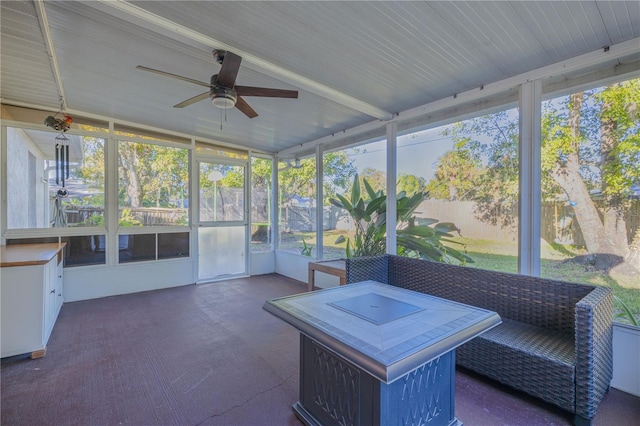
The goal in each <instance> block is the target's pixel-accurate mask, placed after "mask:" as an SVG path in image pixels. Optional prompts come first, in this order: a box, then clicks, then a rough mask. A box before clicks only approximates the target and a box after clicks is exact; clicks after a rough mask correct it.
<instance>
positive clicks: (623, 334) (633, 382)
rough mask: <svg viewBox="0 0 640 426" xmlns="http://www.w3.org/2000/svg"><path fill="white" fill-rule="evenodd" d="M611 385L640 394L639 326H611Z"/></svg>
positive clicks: (633, 393)
mask: <svg viewBox="0 0 640 426" xmlns="http://www.w3.org/2000/svg"><path fill="white" fill-rule="evenodd" d="M611 386H612V387H614V388H616V389H620V390H621V391H624V392H627V393H630V394H632V395H635V396H640V328H637V327H631V326H626V325H618V324H616V325H614V326H613V380H612V381H611Z"/></svg>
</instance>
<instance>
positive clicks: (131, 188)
mask: <svg viewBox="0 0 640 426" xmlns="http://www.w3.org/2000/svg"><path fill="white" fill-rule="evenodd" d="M119 154H120V164H121V165H122V167H123V168H124V172H125V177H126V181H127V190H126V192H127V198H129V202H130V203H131V207H132V208H137V207H141V206H142V189H141V185H140V178H139V177H138V171H137V167H136V166H137V164H138V156H137V154H136V152H135V150H133V149H129V148H127V149H121V150H120V152H119Z"/></svg>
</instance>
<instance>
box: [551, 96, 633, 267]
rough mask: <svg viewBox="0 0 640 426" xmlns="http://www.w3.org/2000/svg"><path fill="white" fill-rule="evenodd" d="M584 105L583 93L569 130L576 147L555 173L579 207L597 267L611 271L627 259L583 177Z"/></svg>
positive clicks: (576, 99) (578, 216) (576, 101)
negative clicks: (580, 146)
mask: <svg viewBox="0 0 640 426" xmlns="http://www.w3.org/2000/svg"><path fill="white" fill-rule="evenodd" d="M582 102H583V94H582V93H574V94H572V95H571V104H570V107H571V109H570V112H569V127H570V129H571V136H572V140H573V146H572V147H571V149H570V150H569V151H570V152H569V154H568V155H567V157H566V159H565V162H564V163H559V164H558V165H557V167H556V168H555V169H554V170H553V171H552V172H551V175H552V177H553V178H554V179H555V180H556V182H557V183H558V185H560V187H562V189H563V190H564V191H565V192H566V193H567V196H568V197H569V200H571V201H572V202H573V203H575V205H574V207H573V209H574V212H575V215H576V220H577V221H578V224H579V225H580V229H581V230H582V236H583V238H584V242H585V245H586V246H587V251H588V252H589V254H590V256H591V258H592V261H593V262H594V266H595V268H596V269H598V270H608V269H609V268H611V267H612V266H615V265H616V264H618V263H621V262H623V261H624V258H625V255H624V254H623V253H620V252H619V250H617V247H616V245H614V244H613V243H612V240H610V239H609V238H608V236H607V232H606V229H605V225H604V223H603V221H602V220H601V219H600V216H599V214H598V210H597V209H596V206H595V204H594V202H593V200H592V199H591V194H590V193H589V190H588V188H587V186H586V185H585V183H584V180H583V179H582V176H580V158H579V156H578V147H579V143H580V110H581V107H582Z"/></svg>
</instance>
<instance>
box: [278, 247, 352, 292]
mask: <svg viewBox="0 0 640 426" xmlns="http://www.w3.org/2000/svg"><path fill="white" fill-rule="evenodd" d="M275 253H276V269H275V272H276V273H277V274H280V275H284V276H285V277H289V278H293V279H294V280H298V281H302V282H303V283H308V282H309V269H308V268H309V266H308V265H309V262H313V261H315V259H312V258H310V257H308V256H302V255H300V254H295V253H289V252H286V251H280V250H276V252H275ZM338 285H340V278H338V277H336V276H335V275H329V274H325V273H322V272H316V275H315V286H316V287H320V288H327V287H336V286H338Z"/></svg>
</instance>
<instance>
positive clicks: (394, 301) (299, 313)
mask: <svg viewBox="0 0 640 426" xmlns="http://www.w3.org/2000/svg"><path fill="white" fill-rule="evenodd" d="M264 309H266V310H267V311H268V312H270V313H272V314H273V315H275V316H277V317H278V318H280V319H282V320H284V321H286V322H287V323H289V324H291V325H292V326H294V327H295V328H297V329H298V330H299V331H300V400H299V401H298V402H296V403H295V404H294V405H293V409H294V411H295V413H296V415H297V416H298V418H299V419H300V420H301V421H302V422H303V423H305V424H307V425H338V424H347V425H349V424H354V425H390V424H393V425H401V424H425V423H429V424H430V425H462V423H461V422H460V421H458V420H457V419H456V417H455V410H454V389H455V383H454V382H455V348H456V347H458V346H459V345H461V344H463V343H465V342H467V341H468V340H470V339H472V338H473V337H475V336H477V335H479V334H481V333H482V332H484V331H486V330H488V329H490V328H492V327H495V326H496V325H498V324H499V323H500V322H501V320H500V317H499V316H498V314H496V313H495V312H492V311H488V310H485V309H480V308H476V307H473V306H469V305H464V304H461V303H457V302H453V301H449V300H446V299H441V298H438V297H434V296H430V295H427V294H424V293H418V292H414V291H411V290H406V289H402V288H399V287H395V286H391V285H387V284H382V283H378V282H375V281H364V282H361V283H354V284H349V285H347V286H341V287H334V288H329V289H325V290H320V291H315V292H311V293H304V294H299V295H293V296H287V297H281V298H277V299H272V300H268V301H267V302H266V303H265V305H264Z"/></svg>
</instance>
